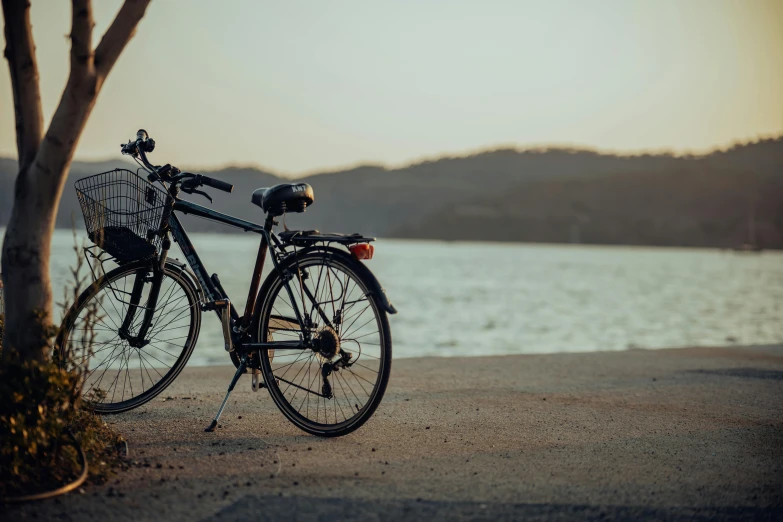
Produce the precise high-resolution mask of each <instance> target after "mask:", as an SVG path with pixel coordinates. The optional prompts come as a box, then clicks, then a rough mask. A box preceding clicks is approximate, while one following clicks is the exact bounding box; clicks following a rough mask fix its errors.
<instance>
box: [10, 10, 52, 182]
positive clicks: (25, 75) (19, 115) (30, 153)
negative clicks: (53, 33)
mask: <svg viewBox="0 0 783 522" xmlns="http://www.w3.org/2000/svg"><path fill="white" fill-rule="evenodd" d="M3 16H4V17H5V41H6V47H5V57H6V59H7V60H8V69H9V70H10V72H11V88H12V90H13V94H14V112H15V114H16V149H17V153H18V154H19V172H26V170H27V168H28V167H29V166H30V165H31V164H32V162H33V161H34V160H35V155H36V154H37V153H38V147H39V145H40V144H41V137H42V136H43V111H42V110H41V91H40V88H39V86H38V64H37V62H36V59H35V42H33V31H32V28H31V26H30V2H28V1H27V0H3Z"/></svg>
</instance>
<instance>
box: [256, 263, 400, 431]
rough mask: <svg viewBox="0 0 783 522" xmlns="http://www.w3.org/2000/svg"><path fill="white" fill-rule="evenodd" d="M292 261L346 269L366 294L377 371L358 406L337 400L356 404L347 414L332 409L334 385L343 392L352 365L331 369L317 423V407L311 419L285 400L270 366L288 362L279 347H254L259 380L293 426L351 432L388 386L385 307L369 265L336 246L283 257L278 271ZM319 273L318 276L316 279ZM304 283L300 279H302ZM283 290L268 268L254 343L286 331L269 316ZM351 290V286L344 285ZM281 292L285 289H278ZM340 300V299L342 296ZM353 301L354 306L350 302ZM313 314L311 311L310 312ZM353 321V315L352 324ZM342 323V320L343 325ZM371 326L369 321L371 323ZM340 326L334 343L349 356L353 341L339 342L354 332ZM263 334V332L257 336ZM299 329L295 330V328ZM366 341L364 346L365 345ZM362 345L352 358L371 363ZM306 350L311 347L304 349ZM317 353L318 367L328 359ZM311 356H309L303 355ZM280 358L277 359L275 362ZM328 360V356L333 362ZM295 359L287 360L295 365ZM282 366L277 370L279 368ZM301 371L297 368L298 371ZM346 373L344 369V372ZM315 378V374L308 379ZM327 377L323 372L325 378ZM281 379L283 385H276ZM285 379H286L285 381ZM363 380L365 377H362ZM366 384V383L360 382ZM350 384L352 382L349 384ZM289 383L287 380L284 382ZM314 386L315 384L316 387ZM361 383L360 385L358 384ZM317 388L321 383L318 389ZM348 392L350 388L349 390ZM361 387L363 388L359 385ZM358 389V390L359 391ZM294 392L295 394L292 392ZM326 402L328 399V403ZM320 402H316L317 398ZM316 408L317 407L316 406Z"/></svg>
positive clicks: (288, 397) (304, 265)
mask: <svg viewBox="0 0 783 522" xmlns="http://www.w3.org/2000/svg"><path fill="white" fill-rule="evenodd" d="M297 266H298V267H299V268H302V269H303V270H306V269H310V268H313V267H315V266H322V267H323V266H327V267H331V268H337V269H339V270H340V271H342V272H343V273H345V274H348V275H349V276H351V279H352V281H353V282H354V283H355V284H356V286H357V288H358V290H359V292H357V295H362V296H363V298H365V299H366V302H367V308H366V310H372V314H373V317H374V319H375V326H377V328H378V329H377V334H378V341H379V342H378V343H377V344H378V347H377V352H375V353H376V354H377V356H378V359H377V361H378V370H377V372H376V377H375V381H374V382H373V383H372V384H373V389H372V391H371V392H369V393H367V401H366V402H365V403H363V404H362V406H361V407H360V406H359V405H358V403H357V402H354V399H351V398H350V397H348V400H347V401H345V400H343V405H342V406H344V405H346V404H347V405H348V407H349V408H350V409H351V412H353V410H354V405H355V406H356V413H355V414H353V415H351V416H350V417H348V416H347V415H346V414H345V412H344V409H343V407H342V406H340V409H339V410H338V406H339V405H340V404H341V402H340V401H341V400H340V398H339V397H338V396H337V394H338V391H337V389H338V386H339V387H342V390H343V392H345V395H346V396H347V395H349V394H348V393H347V392H346V391H345V389H346V386H345V384H347V385H348V386H347V387H348V388H350V383H349V381H348V379H349V378H350V377H349V376H346V375H350V374H353V375H354V376H356V375H357V374H356V373H354V372H353V367H354V366H351V367H350V368H348V369H346V368H342V370H341V371H342V375H340V372H339V371H336V372H334V373H333V374H331V375H332V376H333V379H332V383H331V386H332V387H333V388H332V392H333V397H332V398H331V399H327V398H325V397H324V396H323V395H322V396H321V398H322V399H323V405H324V410H323V411H324V420H325V421H327V422H319V419H320V417H319V412H320V410H317V412H316V415H315V416H316V419H315V420H314V419H313V418H312V414H311V413H310V412H309V411H308V412H307V414H305V413H303V411H301V409H302V408H301V407H300V408H297V407H296V406H295V405H294V404H293V403H294V401H293V400H292V399H291V395H292V393H291V392H289V391H287V389H283V387H284V386H285V384H286V383H285V382H283V381H281V380H280V379H284V377H283V376H281V375H280V372H279V371H278V372H276V367H273V366H272V365H273V361H275V364H276V365H277V368H284V367H285V366H286V365H288V364H289V363H288V362H286V360H284V359H283V358H284V357H285V352H282V351H281V350H275V353H274V355H273V358H274V359H273V358H272V357H269V356H268V355H267V354H268V352H266V351H263V350H262V351H259V358H260V361H261V367H262V372H263V375H264V379H265V383H266V385H267V388H268V390H269V393H270V395H271V396H272V399H273V400H274V402H275V404H276V405H277V407H278V408H279V409H280V410H281V412H282V413H283V414H284V415H285V416H286V418H288V420H290V421H291V422H292V423H293V424H294V425H296V426H297V427H298V428H300V429H301V430H303V431H305V432H307V433H310V434H312V435H317V436H321V437H338V436H343V435H347V434H348V433H351V432H353V431H354V430H356V429H358V428H359V427H361V426H362V425H363V424H364V423H365V422H367V420H369V419H370V417H371V416H372V415H373V413H374V412H375V410H376V409H377V407H378V405H379V404H380V403H381V400H382V399H383V395H384V393H385V391H386V387H387V385H388V381H389V376H390V373H391V361H392V339H391V330H390V327H389V321H388V317H387V315H386V312H385V311H384V309H383V308H382V306H381V304H380V301H379V300H378V299H377V297H376V296H375V295H374V294H373V293H372V291H371V290H370V288H371V285H370V283H369V281H370V278H371V277H372V275H371V274H370V273H369V269H368V268H367V267H365V266H364V265H363V264H362V263H360V262H359V261H356V260H354V259H353V258H352V257H351V256H350V255H348V254H347V253H344V252H342V251H340V250H336V249H323V250H317V251H315V252H310V253H306V254H303V255H302V254H300V255H299V256H297V257H292V258H289V259H287V260H286V261H285V263H283V264H282V265H281V267H280V268H281V270H288V271H289V272H293V273H297ZM327 273H329V269H327ZM320 277H321V276H320V275H319V278H320ZM296 280H297V278H296V277H295V278H294V279H292V281H296ZM303 284H306V283H303ZM315 288H318V286H317V285H315ZM347 288H350V287H349V286H348V284H345V286H344V287H343V290H344V292H345V293H346V294H347V293H348V292H349V291H348V290H347ZM283 291H284V286H283V280H282V279H281V278H280V277H279V273H278V272H273V273H272V274H270V275H269V276H268V277H267V280H266V281H265V282H264V285H263V287H262V291H261V293H260V294H259V295H260V296H261V297H260V301H261V305H260V306H259V307H257V312H256V315H257V317H256V321H254V328H253V330H252V331H253V332H254V335H255V339H256V340H257V341H256V342H259V341H258V340H259V339H262V338H264V339H265V340H267V339H269V338H275V336H278V337H279V336H280V332H281V331H283V330H286V331H288V329H287V328H285V329H284V328H279V321H280V319H279V318H280V316H279V315H276V316H274V317H276V318H273V312H274V311H277V312H278V313H279V312H280V310H279V306H278V305H277V304H276V303H279V302H280V301H279V300H277V297H278V296H279V295H280V292H283ZM350 291H351V292H352V291H353V289H351V290H350ZM283 295H285V294H283ZM316 301H318V295H317V291H316ZM344 301H345V300H344ZM351 306H354V305H351ZM343 309H344V305H343V308H340V312H339V313H340V317H344V316H345V314H344V313H343ZM312 313H314V312H312ZM350 313H352V314H354V315H356V314H360V313H361V314H363V313H364V312H363V311H362V312H359V311H352V312H350ZM335 317H337V314H335ZM271 321H278V327H273V328H271V329H270V322H271ZM355 322H356V320H354V324H355ZM346 323H347V321H345V323H342V324H346ZM372 326H373V325H370V327H372ZM296 327H297V328H299V325H298V324H297V325H296ZM339 328H340V326H339V325H338V332H337V333H338V338H340V342H341V343H343V344H341V345H340V346H341V347H342V346H349V348H350V350H354V352H353V355H354V356H356V352H355V346H356V345H355V344H345V343H356V342H357V341H355V340H353V339H348V338H347V336H348V335H354V334H352V333H349V332H350V327H347V328H346V329H344V330H343V331H342V332H339ZM323 329H326V326H324V327H322V330H323ZM262 333H263V335H262ZM289 333H290V334H291V337H292V338H295V337H296V335H297V332H289ZM299 333H301V332H299ZM343 334H345V338H342V337H340V336H341V335H343ZM278 340H284V339H278ZM366 346H368V345H366ZM365 350H366V348H361V347H360V348H359V353H358V357H359V358H360V359H361V358H362V357H364V358H365V359H364V364H372V363H371V362H368V361H372V359H368V357H373V356H370V355H369V353H368V354H365ZM310 351H312V350H310ZM302 353H303V354H306V352H305V351H303V352H302ZM316 355H317V358H320V361H319V362H318V365H319V366H318V368H319V371H320V369H322V368H323V365H322V364H321V363H322V362H323V364H326V363H327V362H328V361H327V360H326V359H324V358H323V357H322V356H320V355H318V354H316ZM308 357H310V358H311V360H312V356H308ZM281 359H283V361H282V362H281ZM333 360H334V359H332V361H333ZM354 361H355V364H358V360H357V359H354ZM295 363H296V361H295V362H294V363H292V364H295ZM308 364H309V365H310V366H312V362H311V363H308ZM361 367H362V368H367V369H369V368H368V367H367V366H364V365H361ZM356 368H357V371H358V372H362V371H364V372H366V370H360V369H359V367H356ZM280 371H282V370H280ZM300 371H301V370H300ZM308 371H310V368H308ZM348 372H350V374H349V373H348ZM314 379H315V378H314ZM326 380H328V377H327V379H326ZM281 382H282V383H283V385H282V386H281ZM287 382H291V381H287ZM367 382H369V380H368V381H367ZM320 383H321V386H323V383H324V379H323V377H321V380H320ZM365 385H366V383H365ZM354 386H356V385H354ZM289 388H290V385H289ZM316 388H317V386H316ZM363 388H364V386H363ZM321 389H322V388H321ZM351 391H353V390H351ZM365 391H366V390H365ZM305 393H306V394H307V396H308V399H307V403H308V408H309V404H310V403H309V396H310V395H312V390H311V391H309V392H305ZM359 394H361V392H359ZM294 396H295V395H294ZM354 397H355V398H356V399H357V400H359V397H358V396H357V394H354ZM319 401H320V399H319ZM329 401H331V402H329ZM318 404H320V402H319V403H318ZM327 407H329V408H332V407H333V408H334V412H335V413H334V421H335V422H333V423H332V422H328V420H329V417H328V415H327V414H326V409H327ZM319 408H320V406H319ZM338 411H339V412H342V417H343V420H342V421H338V415H339V413H338Z"/></svg>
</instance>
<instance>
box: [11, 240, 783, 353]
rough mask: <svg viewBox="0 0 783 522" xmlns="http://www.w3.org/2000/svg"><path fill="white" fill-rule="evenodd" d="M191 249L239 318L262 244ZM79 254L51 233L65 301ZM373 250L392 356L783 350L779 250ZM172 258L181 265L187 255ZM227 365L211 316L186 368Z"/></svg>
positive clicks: (441, 245) (437, 246)
mask: <svg viewBox="0 0 783 522" xmlns="http://www.w3.org/2000/svg"><path fill="white" fill-rule="evenodd" d="M0 233H1V232H0ZM191 239H192V241H193V243H194V245H195V246H196V248H197V249H198V251H199V254H200V256H201V258H202V261H203V262H204V264H205V266H206V267H207V268H208V270H210V273H211V272H218V273H219V274H220V277H221V280H222V282H223V284H224V286H225V288H226V290H227V292H228V293H229V295H230V297H231V298H232V300H233V301H234V302H235V303H236V304H238V305H239V306H238V308H240V309H241V308H242V307H243V306H244V302H245V299H246V296H247V293H246V292H247V286H248V284H249V281H250V275H251V271H252V269H253V265H254V263H255V257H256V251H257V248H258V236H256V235H250V234H248V235H216V234H192V235H191ZM72 245H73V237H72V235H71V232H70V231H66V230H58V231H57V232H56V233H55V236H54V241H53V248H52V252H53V259H52V263H51V271H52V277H53V282H54V285H55V296H56V298H57V299H56V300H58V301H59V300H60V296H61V295H62V288H63V286H64V284H65V283H66V281H67V280H68V278H69V277H68V274H69V266H70V265H71V264H73V262H74V259H75V257H74V253H73V250H72ZM375 245H376V251H375V258H374V259H373V260H371V261H368V262H367V264H368V266H369V267H370V268H371V269H372V271H373V272H374V273H375V274H376V276H377V277H378V279H379V280H380V281H381V284H382V285H383V286H384V287H385V288H386V291H387V293H388V295H389V297H390V299H391V301H392V303H394V305H395V306H396V307H397V309H398V310H399V314H397V315H395V316H391V317H390V320H391V326H392V337H393V340H394V356H395V357H422V356H439V357H450V356H482V355H500V354H524V353H556V352H590V351H606V350H626V349H629V348H647V349H652V348H668V347H682V346H696V345H699V346H723V345H731V344H772V343H780V342H783V253H781V252H763V253H761V254H744V253H736V252H729V251H718V250H697V249H668V248H667V249H664V248H635V247H590V246H571V245H563V246H558V245H532V244H497V243H468V242H464V243H463V242H456V243H448V242H436V241H404V240H380V241H378V242H377V243H376V244H375ZM172 252H173V251H172ZM172 257H179V258H180V259H183V256H182V255H181V254H179V252H177V254H172ZM268 270H269V269H268V268H267V270H266V272H268ZM240 313H241V310H240ZM226 363H229V360H228V357H227V355H226V353H225V351H224V350H223V340H222V336H221V334H220V330H219V323H218V322H217V319H216V318H215V316H214V314H211V313H209V314H204V321H203V323H202V330H201V335H200V337H199V341H198V345H197V346H196V349H195V351H194V353H193V357H192V358H191V361H190V364H195V365H212V364H226Z"/></svg>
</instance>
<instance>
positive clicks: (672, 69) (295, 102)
mask: <svg viewBox="0 0 783 522" xmlns="http://www.w3.org/2000/svg"><path fill="white" fill-rule="evenodd" d="M32 4H33V7H32V18H33V31H34V36H35V41H36V45H37V50H38V60H39V62H38V63H39V68H40V76H41V88H42V96H43V107H44V111H45V115H46V118H47V119H48V118H49V117H51V114H52V113H53V112H54V109H55V107H56V104H57V102H58V100H59V97H60V95H61V93H62V89H63V87H64V85H65V81H66V79H67V74H68V67H69V65H68V52H69V41H68V39H67V37H66V35H67V34H68V33H69V31H70V2H67V1H64V0H60V1H55V0H48V1H42V0H32ZM93 4H94V8H95V18H96V22H97V26H96V28H95V36H94V39H95V43H96V44H97V41H98V40H99V38H100V36H101V35H102V34H103V32H104V31H105V29H106V27H107V26H108V24H109V23H110V21H111V19H112V18H113V17H114V15H115V14H116V12H117V10H118V9H119V5H120V4H121V2H120V1H118V0H111V1H110V0H100V1H94V2H93ZM139 127H143V128H145V129H147V130H148V131H149V133H150V135H152V136H153V137H154V138H155V139H156V141H157V142H158V148H157V149H156V153H155V156H154V157H155V159H156V160H157V161H159V162H170V163H173V164H178V165H182V166H199V167H214V166H222V165H227V164H240V165H248V164H250V165H258V166H261V167H263V168H266V169H269V170H272V171H276V172H279V173H284V174H296V173H304V172H313V171H318V170H324V169H335V168H340V167H345V166H350V165H356V164H358V163H381V164H386V165H392V166H393V165H400V164H404V163H407V162H411V161H415V160H417V159H421V158H424V157H430V158H431V157H435V156H438V155H441V154H461V153H467V152H472V151H476V150H479V149H484V148H491V147H497V146H509V145H510V146H519V147H525V146H531V145H545V144H567V145H576V146H585V147H591V148H600V149H604V150H612V151H640V150H661V149H673V150H675V151H679V152H684V151H697V152H698V151H706V150H707V149H710V148H713V147H718V146H725V145H728V144H730V143H732V142H735V141H745V140H752V139H755V138H757V137H759V136H769V135H777V134H781V133H783V1H780V0H746V1H742V2H740V1H723V0H687V1H664V0H651V1H641V0H639V1H632V0H622V1H609V0H602V1H598V0H593V1H584V2H583V1H576V0H572V1H546V2H544V1H540V2H533V1H521V0H511V1H499V0H482V1H478V0H473V1H466V0H448V1H445V0H444V1H435V0H432V1H393V2H392V1H388V0H387V1H383V2H380V1H372V0H363V1H328V2H324V1H317V0H311V1H285V2H283V1H275V2H272V1H244V2H240V1H225V2H214V1H213V2H210V1H205V0H204V1H184V0H179V1H175V0H168V1H162V0H153V2H152V4H151V6H150V8H149V9H148V11H147V15H146V17H145V18H144V19H143V20H142V21H141V24H140V26H139V30H138V32H137V34H136V36H135V38H134V39H133V40H132V41H131V43H130V45H129V46H128V47H127V48H126V50H125V52H124V54H123V55H122V56H121V57H120V60H119V62H118V63H117V66H116V67H115V69H114V70H113V71H112V73H111V75H110V76H109V79H108V82H107V84H106V85H105V87H104V89H103V91H102V92H101V94H100V97H99V98H98V103H97V105H96V108H95V110H94V111H93V114H92V116H91V118H90V120H89V123H88V125H87V129H86V131H85V133H84V134H83V136H82V138H81V141H80V144H79V148H78V151H77V153H76V156H77V158H79V159H106V158H118V157H119V144H120V142H122V141H127V139H128V138H130V137H132V136H133V134H134V133H135V131H136V129H137V128H139ZM0 155H2V156H13V155H15V137H14V122H13V103H12V97H11V90H10V81H9V77H8V69H7V64H6V63H5V62H4V63H3V64H2V67H0Z"/></svg>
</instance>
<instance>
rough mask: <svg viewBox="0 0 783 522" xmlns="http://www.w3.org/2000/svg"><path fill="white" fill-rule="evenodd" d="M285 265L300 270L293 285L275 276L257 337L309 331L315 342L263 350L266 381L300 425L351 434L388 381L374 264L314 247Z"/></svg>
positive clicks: (384, 321) (284, 337) (386, 336)
mask: <svg viewBox="0 0 783 522" xmlns="http://www.w3.org/2000/svg"><path fill="white" fill-rule="evenodd" d="M283 268H287V270H288V271H289V272H290V273H292V274H295V275H294V277H293V278H292V279H290V280H289V281H288V288H286V283H285V282H284V280H283V279H281V278H279V277H277V274H276V273H273V274H271V275H270V278H271V279H270V282H269V283H268V285H265V287H266V289H265V290H266V291H265V293H264V294H263V295H264V296H265V297H264V299H263V304H262V306H261V309H260V317H259V319H258V322H257V325H258V330H257V335H258V337H257V339H263V340H265V341H262V342H278V341H293V342H294V343H296V341H298V340H299V339H308V338H309V339H312V347H310V348H306V349H298V350H297V349H290V348H275V349H274V350H273V351H272V350H268V351H267V350H260V351H259V357H260V359H261V366H262V369H263V372H264V378H265V382H266V385H267V387H268V388H269V392H270V394H271V395H272V399H273V400H274V401H275V403H276V404H277V406H278V407H279V408H280V410H281V411H282V412H283V414H284V415H285V416H286V417H287V418H288V419H289V420H290V421H291V422H293V423H294V424H295V425H296V426H298V427H299V428H300V429H302V430H304V431H306V432H308V433H311V434H313V435H319V436H323V437H335V436H340V435H346V434H348V433H350V432H352V431H354V430H355V429H357V428H359V427H360V426H361V425H362V424H364V423H365V422H366V421H367V420H368V419H369V418H370V417H371V416H372V414H373V412H375V409H376V408H377V407H378V405H379V404H380V402H381V399H382V398H383V394H384V392H385V390H386V385H387V383H388V381H389V373H390V371H391V353H392V345H391V332H390V329H389V321H388V318H387V317H386V312H385V311H384V310H383V309H382V308H381V306H380V303H379V301H378V299H377V298H376V297H375V296H374V294H373V293H372V292H371V291H370V288H371V285H370V284H368V281H369V277H371V275H370V274H369V270H368V269H367V268H366V267H365V266H364V265H362V264H361V263H360V262H358V261H356V260H354V259H353V258H351V257H350V256H349V255H347V254H342V253H341V252H339V251H322V252H315V253H311V254H306V255H304V256H301V257H297V258H296V259H293V260H290V261H289V262H288V263H287V265H286V267H283ZM297 311H298V312H299V317H301V319H302V320H301V322H300V320H299V319H298V318H297Z"/></svg>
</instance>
